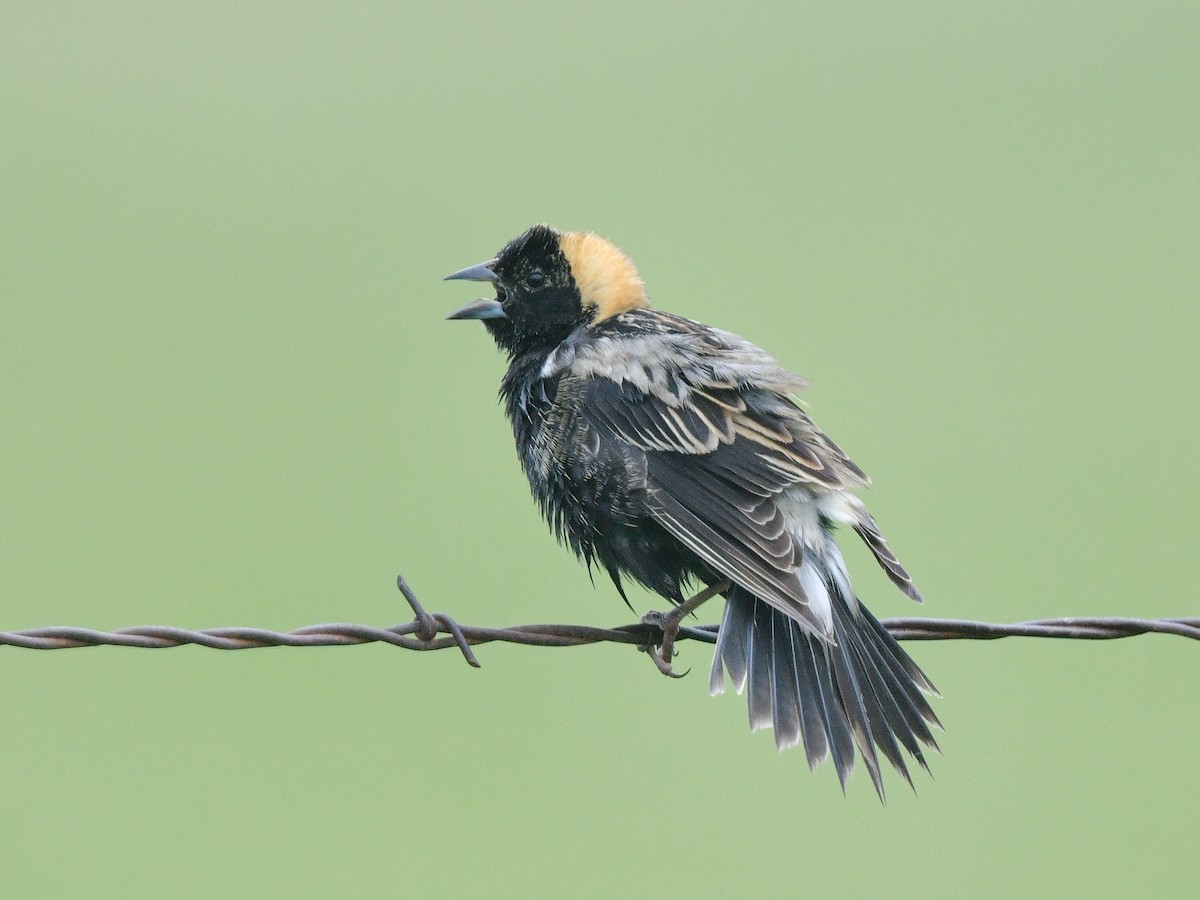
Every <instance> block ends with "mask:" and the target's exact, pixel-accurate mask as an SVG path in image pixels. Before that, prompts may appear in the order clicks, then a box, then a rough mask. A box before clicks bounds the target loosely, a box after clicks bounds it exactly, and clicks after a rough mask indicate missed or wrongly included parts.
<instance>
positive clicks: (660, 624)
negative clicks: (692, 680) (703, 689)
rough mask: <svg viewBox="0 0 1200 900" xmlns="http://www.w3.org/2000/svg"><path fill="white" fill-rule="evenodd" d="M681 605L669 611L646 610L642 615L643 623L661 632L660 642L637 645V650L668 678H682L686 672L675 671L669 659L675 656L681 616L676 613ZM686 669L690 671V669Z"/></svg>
mask: <svg viewBox="0 0 1200 900" xmlns="http://www.w3.org/2000/svg"><path fill="white" fill-rule="evenodd" d="M682 608H683V607H676V608H675V609H673V610H671V611H670V612H648V613H646V614H645V615H644V616H642V623H643V624H644V625H653V626H654V627H655V628H657V629H658V630H659V631H661V632H662V634H663V637H662V642H661V643H658V644H646V645H644V646H642V647H639V648H638V649H639V650H644V651H645V652H646V654H647V655H649V657H650V659H651V660H652V661H653V662H654V665H655V666H656V667H657V668H658V671H660V672H662V673H663V674H664V675H666V676H667V677H668V678H682V677H683V676H684V675H686V674H687V672H682V673H680V672H676V671H675V669H674V667H673V666H672V665H671V660H672V659H673V658H674V657H675V638H676V637H677V636H678V635H679V622H680V620H681V619H682V618H683V616H682V615H678V613H679V610H680V609H682ZM688 671H691V670H690V669H689V670H688Z"/></svg>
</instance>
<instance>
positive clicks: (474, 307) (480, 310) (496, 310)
mask: <svg viewBox="0 0 1200 900" xmlns="http://www.w3.org/2000/svg"><path fill="white" fill-rule="evenodd" d="M446 318H447V319H507V318H508V316H506V315H505V314H504V307H502V306H501V305H500V301H499V300H497V299H496V298H495V297H484V298H483V299H482V300H472V301H471V302H470V303H468V304H467V305H466V306H464V307H462V308H461V309H456V310H455V311H454V312H452V313H450V315H448V316H446Z"/></svg>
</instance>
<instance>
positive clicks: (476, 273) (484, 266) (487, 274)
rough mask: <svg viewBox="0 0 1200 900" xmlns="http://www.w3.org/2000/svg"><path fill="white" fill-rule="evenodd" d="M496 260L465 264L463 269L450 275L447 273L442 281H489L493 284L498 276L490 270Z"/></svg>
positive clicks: (497, 279)
mask: <svg viewBox="0 0 1200 900" xmlns="http://www.w3.org/2000/svg"><path fill="white" fill-rule="evenodd" d="M497 262H498V260H495V259H489V260H488V261H487V262H482V263H480V264H479V265H477V266H467V267H466V268H465V269H459V270H458V271H457V272H455V273H453V274H452V275H447V276H446V277H445V278H444V279H442V280H443V281H490V282H492V283H493V284H495V283H496V282H497V281H499V280H500V278H499V276H497V275H496V273H495V272H494V271H492V266H494V265H495V264H496V263H497Z"/></svg>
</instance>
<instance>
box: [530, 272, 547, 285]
mask: <svg viewBox="0 0 1200 900" xmlns="http://www.w3.org/2000/svg"><path fill="white" fill-rule="evenodd" d="M545 283H546V276H545V275H543V274H542V273H541V272H538V271H537V270H534V271H532V272H530V273H529V274H528V275H526V276H525V286H526V287H531V288H540V287H541V286H542V285H543V284H545Z"/></svg>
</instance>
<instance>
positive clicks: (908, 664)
mask: <svg viewBox="0 0 1200 900" xmlns="http://www.w3.org/2000/svg"><path fill="white" fill-rule="evenodd" d="M829 587H830V598H831V601H832V609H833V635H832V637H833V643H830V642H829V641H826V640H823V639H822V638H820V637H817V636H815V635H813V634H811V633H809V632H808V631H806V630H805V629H803V628H802V627H801V626H800V625H799V623H797V622H796V621H795V620H794V619H792V618H790V617H789V616H788V615H786V614H785V613H783V612H781V611H779V610H778V609H776V608H775V607H773V606H771V605H770V604H768V603H766V602H765V601H763V600H759V599H758V598H757V597H755V596H754V595H753V594H751V593H750V592H749V591H746V590H744V589H742V588H740V587H734V588H733V589H732V590H731V591H730V592H729V594H728V596H727V600H726V603H725V614H724V617H723V619H722V621H721V630H720V634H719V636H718V638H717V649H716V654H715V655H714V657H713V667H712V675H711V677H710V679H709V689H710V690H711V691H712V693H714V694H719V693H721V692H722V691H724V689H725V671H726V670H728V672H729V676H730V678H731V679H732V681H733V685H734V688H735V689H736V690H737V692H738V693H741V692H742V690H743V689H744V688H748V690H747V700H748V703H749V709H750V728H751V730H753V731H756V730H758V729H759V728H768V727H769V728H772V729H774V731H775V743H776V745H777V746H778V747H779V749H781V750H782V749H784V748H786V747H793V746H795V745H796V744H799V743H801V742H803V744H804V751H805V754H806V755H807V757H808V764H809V766H810V767H812V768H815V767H816V766H817V764H818V763H820V762H822V761H823V760H824V759H825V758H826V757H832V758H833V765H834V768H835V769H836V770H837V774H838V779H839V780H840V781H841V783H842V787H843V789H844V788H845V785H846V779H847V778H848V777H849V775H850V772H851V770H852V769H853V768H854V760H855V756H856V755H858V756H861V757H862V761H863V765H864V766H866V769H867V771H868V773H870V776H871V782H872V783H873V784H874V785H875V790H876V791H877V792H878V793H879V797H880V799H883V797H884V789H883V778H882V776H881V773H880V768H879V757H878V754H879V753H882V754H883V756H884V757H885V758H886V759H887V760H888V761H889V762H890V763H891V764H892V765H893V766H894V767H895V768H896V770H897V771H898V772H900V774H901V775H902V776H904V779H905V780H906V781H907V782H908V783H909V785H912V777H911V776H910V774H909V771H908V765H907V763H906V759H905V756H904V753H902V752H901V748H903V750H905V751H907V752H908V754H909V756H911V757H912V758H913V759H914V760H916V762H917V764H918V765H920V766H921V768H923V769H925V770H926V771H928V769H929V767H928V765H927V764H926V762H925V754H924V752H923V749H922V745H924V746H926V747H931V748H933V749H935V750H936V749H937V742H936V741H935V740H934V737H933V734H932V732H931V730H930V729H931V726H936V727H939V728H940V727H941V723H940V722H939V721H938V718H937V716H936V715H935V714H934V712H933V710H932V709H931V708H930V706H929V703H928V701H927V700H926V699H925V696H924V693H936V691H935V689H934V687H933V685H932V684H931V683H930V681H929V679H928V678H926V677H925V674H924V673H923V672H922V671H921V670H920V668H918V667H917V664H916V663H915V662H913V660H912V658H911V657H909V655H908V654H907V653H905V652H904V650H903V649H901V647H900V645H899V644H898V643H897V642H896V640H895V639H894V638H893V637H892V636H891V635H890V634H889V633H888V631H887V629H886V628H884V627H883V626H882V625H881V624H880V623H879V621H878V620H877V619H876V618H875V617H874V616H872V615H871V613H870V611H869V610H867V609H866V608H865V607H863V606H862V605H861V604H858V603H854V602H853V598H847V597H845V596H843V592H842V591H841V590H839V589H838V588H837V587H836V585H835V584H834V583H833V579H830V580H829ZM852 609H853V611H852ZM923 692H924V693H923Z"/></svg>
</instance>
